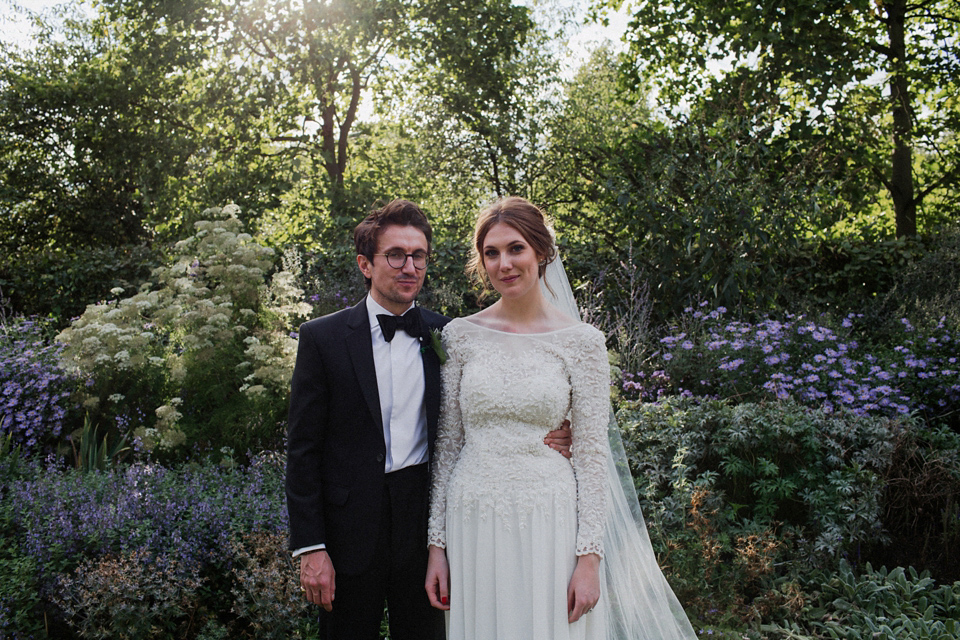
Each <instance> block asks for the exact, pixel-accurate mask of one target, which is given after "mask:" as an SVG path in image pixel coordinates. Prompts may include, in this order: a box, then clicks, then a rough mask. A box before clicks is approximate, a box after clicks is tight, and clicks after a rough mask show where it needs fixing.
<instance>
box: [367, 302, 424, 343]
mask: <svg viewBox="0 0 960 640" xmlns="http://www.w3.org/2000/svg"><path fill="white" fill-rule="evenodd" d="M377 321H378V322H379V323H380V330H381V331H382V332H383V339H384V340H386V341H387V342H390V341H391V340H393V336H394V334H396V333H397V331H406V332H407V333H408V334H410V335H411V336H413V337H414V338H419V337H420V334H421V331H420V309H418V308H417V307H414V308H413V309H410V310H409V311H407V312H406V313H405V314H403V315H402V316H390V315H387V314H385V313H381V314H378V315H377Z"/></svg>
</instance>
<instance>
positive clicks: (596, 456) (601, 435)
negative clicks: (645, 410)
mask: <svg viewBox="0 0 960 640" xmlns="http://www.w3.org/2000/svg"><path fill="white" fill-rule="evenodd" d="M578 338H579V339H578V341H577V343H576V344H575V346H573V347H572V349H571V354H570V355H571V356H572V357H571V358H570V359H569V361H568V367H569V372H568V373H569V376H570V385H571V393H572V399H571V417H570V422H571V428H572V430H573V444H572V445H571V448H570V452H571V453H572V458H571V462H572V463H573V468H574V471H575V473H576V478H577V522H578V528H577V555H578V556H582V555H587V554H589V553H596V554H598V555H600V556H601V557H602V556H603V527H604V521H605V514H606V495H607V486H606V485H607V473H606V463H607V456H608V455H609V444H608V442H607V422H608V419H609V407H610V364H609V362H608V360H607V350H606V345H605V341H604V338H603V334H602V333H600V332H599V331H597V330H595V329H592V328H591V330H590V331H589V333H587V334H586V335H583V334H581V335H580V336H578Z"/></svg>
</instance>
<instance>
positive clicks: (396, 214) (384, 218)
mask: <svg viewBox="0 0 960 640" xmlns="http://www.w3.org/2000/svg"><path fill="white" fill-rule="evenodd" d="M390 225H397V226H400V227H406V226H410V227H414V228H416V229H419V230H420V231H422V232H423V235H424V236H426V238H427V250H429V249H430V243H431V241H432V240H433V229H431V228H430V223H429V222H428V221H427V216H425V215H424V213H423V211H421V210H420V207H418V206H417V205H416V204H414V203H412V202H410V201H409V200H400V199H397V200H392V201H391V202H389V203H388V204H386V205H384V206H382V207H380V208H379V209H374V210H373V211H371V212H370V213H369V215H367V217H366V218H364V219H363V220H362V221H361V222H360V224H358V225H357V227H356V228H355V229H354V230H353V245H354V247H356V249H357V255H358V256H366V257H367V259H368V260H370V261H373V254H375V253H376V252H377V241H378V240H380V232H381V231H383V230H384V229H385V228H386V227H389V226H390ZM364 280H366V283H367V289H368V290H369V289H370V284H371V283H370V278H364Z"/></svg>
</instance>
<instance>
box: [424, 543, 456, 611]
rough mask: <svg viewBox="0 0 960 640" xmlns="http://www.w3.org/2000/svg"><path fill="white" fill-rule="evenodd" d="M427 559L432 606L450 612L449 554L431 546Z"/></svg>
mask: <svg viewBox="0 0 960 640" xmlns="http://www.w3.org/2000/svg"><path fill="white" fill-rule="evenodd" d="M429 554H430V555H429V556H428V558H427V582H426V584H425V585H424V586H425V587H426V589H427V597H428V598H429V599H430V605H431V606H433V607H435V608H437V609H441V610H443V611H448V610H449V609H450V566H449V565H448V564H447V552H446V551H445V550H444V549H441V548H440V547H435V546H433V545H430V551H429Z"/></svg>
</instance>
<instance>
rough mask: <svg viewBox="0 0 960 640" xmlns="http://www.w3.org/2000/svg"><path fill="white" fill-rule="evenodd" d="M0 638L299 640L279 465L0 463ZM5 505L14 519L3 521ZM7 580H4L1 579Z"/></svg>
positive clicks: (266, 459)
mask: <svg viewBox="0 0 960 640" xmlns="http://www.w3.org/2000/svg"><path fill="white" fill-rule="evenodd" d="M0 473H2V486H3V494H4V495H3V501H2V504H3V505H4V506H3V508H2V510H0V527H2V531H0V534H2V535H0V540H3V542H2V543H0V567H3V568H4V569H5V571H4V572H3V574H2V576H3V577H2V578H0V637H13V638H18V637H23V638H26V637H30V634H29V633H27V631H31V630H32V632H35V633H36V637H44V633H43V631H42V629H43V620H44V618H45V617H46V619H47V620H49V621H50V622H51V623H52V625H53V629H55V630H57V629H59V631H58V632H57V633H54V636H55V637H73V636H72V635H71V634H76V636H77V637H81V638H120V637H125V638H174V637H176V638H194V637H199V636H198V634H199V633H200V631H201V630H202V629H204V628H206V629H207V632H208V633H212V630H215V629H221V630H227V631H228V632H229V633H228V635H227V636H226V637H232V638H265V637H276V638H280V637H284V638H288V637H298V636H297V634H298V633H299V631H298V630H299V629H301V628H305V627H308V626H309V625H310V624H311V623H310V621H309V620H304V618H303V616H302V614H303V613H304V609H305V607H304V601H303V600H302V598H300V597H292V596H294V595H296V596H299V587H298V582H297V573H296V571H295V570H294V568H293V565H292V563H291V561H290V558H289V554H287V553H286V552H285V547H286V544H285V539H286V528H287V522H286V511H285V509H284V508H283V502H282V498H281V496H282V495H283V489H282V483H283V471H282V460H281V458H280V457H279V456H277V455H276V454H266V455H262V456H257V457H254V458H252V459H251V460H249V462H247V463H245V464H238V463H237V462H236V461H235V460H234V459H233V458H232V457H231V456H226V455H225V456H223V457H222V459H221V460H219V461H216V460H212V459H211V460H210V461H208V462H205V463H190V464H186V465H182V466H179V467H175V468H167V467H164V466H160V465H158V464H155V463H147V464H134V465H131V466H127V467H125V468H122V469H114V470H110V471H104V472H92V473H85V472H81V471H78V470H73V469H63V468H62V467H59V466H57V465H53V466H48V465H44V464H42V463H40V462H37V461H33V462H28V463H24V462H21V463H20V464H19V465H17V466H16V467H13V466H11V460H9V459H7V458H3V459H0ZM13 505H16V508H13ZM7 570H9V571H7Z"/></svg>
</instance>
